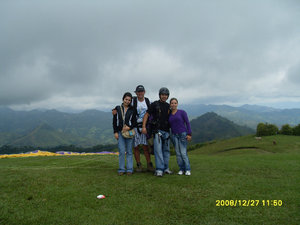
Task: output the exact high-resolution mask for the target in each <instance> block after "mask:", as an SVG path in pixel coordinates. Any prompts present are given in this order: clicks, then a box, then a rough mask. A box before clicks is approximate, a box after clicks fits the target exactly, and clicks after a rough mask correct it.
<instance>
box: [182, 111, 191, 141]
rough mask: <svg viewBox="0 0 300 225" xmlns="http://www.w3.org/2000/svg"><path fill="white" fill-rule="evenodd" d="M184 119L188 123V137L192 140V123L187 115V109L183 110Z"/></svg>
mask: <svg viewBox="0 0 300 225" xmlns="http://www.w3.org/2000/svg"><path fill="white" fill-rule="evenodd" d="M183 120H184V122H185V124H186V128H187V135H186V139H187V140H188V141H190V140H192V129H191V124H190V121H189V118H188V116H187V113H186V112H185V111H183Z"/></svg>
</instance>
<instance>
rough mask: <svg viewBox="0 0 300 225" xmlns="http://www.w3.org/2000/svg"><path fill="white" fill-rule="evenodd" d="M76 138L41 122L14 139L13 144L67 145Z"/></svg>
mask: <svg viewBox="0 0 300 225" xmlns="http://www.w3.org/2000/svg"><path fill="white" fill-rule="evenodd" d="M74 140H76V139H75V138H73V137H72V136H71V135H68V134H65V133H62V132H59V131H57V130H55V129H54V128H52V127H51V126H49V125H48V124H45V123H43V124H41V125H39V126H38V127H36V128H35V129H34V130H33V131H32V132H30V133H28V134H27V135H25V136H22V137H20V138H18V139H16V140H14V141H13V142H12V143H11V145H13V146H47V147H51V146H58V145H68V144H70V143H72V142H74Z"/></svg>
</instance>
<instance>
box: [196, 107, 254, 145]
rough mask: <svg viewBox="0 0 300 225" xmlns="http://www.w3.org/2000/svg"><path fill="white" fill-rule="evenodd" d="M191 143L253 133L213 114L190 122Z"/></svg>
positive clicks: (210, 113) (207, 114) (206, 114)
mask: <svg viewBox="0 0 300 225" xmlns="http://www.w3.org/2000/svg"><path fill="white" fill-rule="evenodd" d="M190 123H191V127H192V135H193V142H194V143H199V142H207V141H212V140H220V139H228V138H232V137H238V136H244V135H248V134H254V133H255V131H254V130H252V129H251V128H248V127H246V126H240V125H237V124H235V123H233V122H232V121H230V120H228V119H226V118H224V117H221V116H219V115H217V114H216V113H214V112H209V113H205V114H204V115H202V116H200V117H198V118H196V119H193V120H192V121H191V122H190Z"/></svg>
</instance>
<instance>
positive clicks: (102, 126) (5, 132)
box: [0, 104, 300, 147]
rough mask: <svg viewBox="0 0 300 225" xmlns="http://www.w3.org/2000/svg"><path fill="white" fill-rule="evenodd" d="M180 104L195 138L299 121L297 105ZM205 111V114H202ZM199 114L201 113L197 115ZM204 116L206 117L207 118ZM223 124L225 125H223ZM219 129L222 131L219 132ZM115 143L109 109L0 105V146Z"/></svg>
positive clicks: (206, 137) (238, 132) (205, 139)
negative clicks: (282, 107) (69, 110)
mask: <svg viewBox="0 0 300 225" xmlns="http://www.w3.org/2000/svg"><path fill="white" fill-rule="evenodd" d="M180 108H182V109H184V110H185V111H187V113H188V115H189V117H190V120H191V124H192V130H193V139H194V141H196V140H197V141H199V142H203V141H208V140H212V138H222V139H223V138H227V137H228V138H229V137H233V136H240V135H244V134H248V133H249V132H250V130H249V128H245V127H243V129H242V128H241V127H239V128H238V127H236V126H235V125H241V126H247V127H250V128H252V133H254V130H255V129H256V126H257V124H258V123H259V122H268V123H273V124H276V125H278V126H279V127H280V126H281V125H283V124H286V123H288V124H290V125H292V126H293V125H297V124H299V123H300V116H299V115H300V109H285V110H280V109H274V108H269V107H263V106H253V105H244V106H242V107H232V106H227V105H201V104H199V105H180ZM208 112H214V113H215V114H210V113H208ZM205 113H208V114H206V115H204V114H205ZM216 114H218V115H216ZM199 116H201V117H200V118H198V117H199ZM208 116H209V118H210V119H208V118H207V117H208ZM222 117H224V118H222ZM225 118H226V120H227V121H226V122H225ZM231 121H232V122H231ZM205 122H206V123H205ZM226 124H227V125H226ZM226 127H228V129H225V128H226ZM244 128H245V129H244ZM203 132H206V134H204V133H203ZM197 133H199V138H198V137H197ZM208 133H211V134H208ZM219 133H223V136H220V135H219ZM250 133H251V132H250ZM200 136H201V137H200ZM115 143H116V141H115V140H114V138H113V131H112V115H111V112H103V111H99V110H86V111H84V112H81V113H65V112H59V111H57V110H32V111H15V110H12V109H10V108H6V107H0V146H2V145H13V146H36V147H38V146H40V147H54V146H58V145H70V144H72V145H77V146H88V147H89V146H94V145H99V144H115Z"/></svg>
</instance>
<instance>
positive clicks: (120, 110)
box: [113, 92, 137, 176]
mask: <svg viewBox="0 0 300 225" xmlns="http://www.w3.org/2000/svg"><path fill="white" fill-rule="evenodd" d="M131 100H132V95H131V94H130V93H129V92H126V93H125V94H124V95H123V103H122V105H120V106H116V108H115V109H116V110H117V114H116V115H114V116H113V128H114V135H115V138H116V139H117V140H118V148H119V170H118V173H119V175H120V176H121V175H123V174H125V173H127V175H131V174H132V172H133V159H132V145H133V138H124V137H123V136H122V131H128V130H131V129H133V128H134V127H136V126H137V122H136V110H135V109H134V107H132V106H131ZM124 118H125V121H124ZM125 153H126V159H127V160H126V161H127V169H126V168H125Z"/></svg>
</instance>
